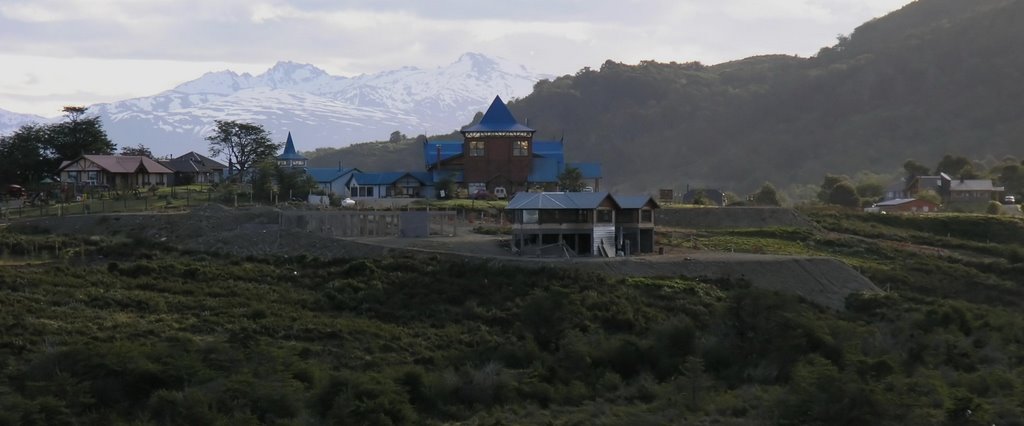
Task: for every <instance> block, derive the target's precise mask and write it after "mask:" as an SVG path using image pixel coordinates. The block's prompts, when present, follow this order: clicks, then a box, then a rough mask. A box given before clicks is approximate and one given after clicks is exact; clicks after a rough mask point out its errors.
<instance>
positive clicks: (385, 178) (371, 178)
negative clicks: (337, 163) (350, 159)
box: [349, 172, 433, 185]
mask: <svg viewBox="0 0 1024 426" xmlns="http://www.w3.org/2000/svg"><path fill="white" fill-rule="evenodd" d="M406 176H409V177H411V178H413V179H416V180H418V181H420V183H422V184H424V185H431V184H433V181H432V180H431V174H430V173H428V172H411V173H410V172H384V173H353V174H352V177H351V178H349V184H351V181H352V180H355V181H356V184H357V185H391V184H393V183H395V182H398V180H399V179H402V178H403V177H406Z"/></svg>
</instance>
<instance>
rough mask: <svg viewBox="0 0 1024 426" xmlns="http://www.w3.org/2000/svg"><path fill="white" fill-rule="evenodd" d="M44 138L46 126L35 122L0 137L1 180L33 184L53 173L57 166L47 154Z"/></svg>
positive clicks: (45, 138)
mask: <svg viewBox="0 0 1024 426" xmlns="http://www.w3.org/2000/svg"><path fill="white" fill-rule="evenodd" d="M47 137H48V135H47V127H46V126H40V125H36V124H29V125H25V126H21V128H19V129H18V130H16V131H15V132H14V133H13V134H10V135H7V136H3V137H0V183H20V184H25V183H34V182H38V181H39V180H40V179H42V176H43V175H45V174H49V173H53V169H54V168H56V166H57V165H54V161H53V160H52V159H51V158H50V157H48V156H47V155H46V144H47V142H46V140H47ZM58 165H59V164H58Z"/></svg>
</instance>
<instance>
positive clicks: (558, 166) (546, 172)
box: [526, 157, 562, 183]
mask: <svg viewBox="0 0 1024 426" xmlns="http://www.w3.org/2000/svg"><path fill="white" fill-rule="evenodd" d="M560 173H562V162H561V161H559V160H558V159H555V158H543V157H540V158H534V159H533V164H532V165H531V166H530V175H529V176H527V177H526V181H527V182H532V183H538V182H558V175H559V174H560Z"/></svg>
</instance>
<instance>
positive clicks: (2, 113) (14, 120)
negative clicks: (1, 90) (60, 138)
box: [0, 108, 51, 135]
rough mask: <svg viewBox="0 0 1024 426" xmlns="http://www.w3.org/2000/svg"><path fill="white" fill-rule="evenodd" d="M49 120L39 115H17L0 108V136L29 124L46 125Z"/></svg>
mask: <svg viewBox="0 0 1024 426" xmlns="http://www.w3.org/2000/svg"><path fill="white" fill-rule="evenodd" d="M50 121H51V119H49V118H46V117H43V116H41V115H33V114H19V113H16V112H13V111H8V110H5V109H3V108H0V135H6V134H10V133H11V132H14V131H15V130H18V128H19V127H21V126H24V125H26V124H31V123H47V122H50Z"/></svg>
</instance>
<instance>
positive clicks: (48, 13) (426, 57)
mask: <svg viewBox="0 0 1024 426" xmlns="http://www.w3.org/2000/svg"><path fill="white" fill-rule="evenodd" d="M908 1H909V0H718V1H715V2H708V1H706V0H617V1H611V0H603V1H602V0H561V1H558V0H521V1H517V2H516V3H515V4H514V5H512V4H510V3H509V2H481V1H479V0H435V1H430V2H425V1H407V0H345V1H337V0H290V1H286V0H0V61H2V62H3V63H4V64H5V67H6V65H7V64H8V63H9V62H7V61H5V60H3V59H2V56H3V55H7V56H10V57H14V56H16V57H32V58H42V57H50V58H54V59H60V60H61V61H60V62H59V65H58V66H60V67H70V68H72V69H75V68H78V69H79V72H78V74H77V77H74V78H72V77H56V76H53V75H51V73H49V71H44V70H41V69H38V68H31V67H29V68H26V67H25V66H24V65H25V64H22V65H18V66H16V67H15V68H17V70H18V71H17V74H11V72H12V71H10V70H5V69H0V86H4V85H5V82H6V84H8V85H10V84H15V83H17V84H16V85H17V86H19V88H18V90H22V89H24V88H26V87H29V86H30V85H28V84H21V83H20V82H24V81H25V80H24V78H23V77H24V75H26V74H27V73H34V74H37V75H38V78H39V84H38V85H37V86H35V87H37V88H38V87H55V86H60V87H65V86H73V85H75V84H79V85H89V86H87V87H85V88H86V89H88V90H90V91H97V92H99V91H100V89H98V87H104V88H105V89H103V91H107V90H113V89H114V88H113V87H111V88H109V89H108V88H106V87H108V83H105V81H106V80H109V79H108V78H107V77H106V76H108V75H118V76H120V78H119V79H120V83H121V84H122V86H121V87H124V88H123V89H122V90H120V91H119V93H126V92H131V93H137V96H142V95H147V94H151V93H154V92H157V91H160V90H163V89H167V88H169V87H170V86H173V84H177V83H180V82H182V81H185V80H189V79H192V78H195V77H196V76H198V75H199V74H201V73H202V72H201V71H200V72H197V73H193V70H196V69H197V68H199V67H201V66H208V65H210V64H226V65H229V66H231V67H238V66H242V67H248V69H235V68H233V69H235V70H236V71H248V70H252V69H253V68H258V67H257V66H256V65H254V64H262V65H259V67H262V68H266V67H267V66H269V65H270V64H273V63H274V62H276V61H277V60H295V61H299V62H308V63H313V64H316V65H318V66H320V67H322V68H324V69H326V70H327V71H328V72H331V73H333V74H341V75H351V74H358V73H372V72H377V71H381V70H386V69H392V68H395V67H399V66H404V65H416V66H421V67H431V66H439V65H442V64H444V63H447V62H450V61H452V60H454V59H455V58H456V57H458V55H459V54H461V53H463V52H467V51H477V52H482V53H485V54H488V55H494V56H503V57H505V58H507V59H510V60H512V61H516V62H520V63H523V64H525V65H527V66H528V67H529V68H531V69H532V70H534V71H538V72H544V73H551V74H564V73H573V72H575V71H576V70H578V69H579V68H581V67H583V66H591V67H596V66H599V65H600V64H601V63H602V62H604V60H606V59H612V60H618V61H624V62H635V61H636V60H640V59H654V60H661V61H692V60H699V61H702V62H705V63H717V62H722V61H727V60H732V59H739V58H742V57H745V56H750V55H756V54H764V53H784V54H800V55H809V54H813V53H814V52H816V51H817V50H818V49H819V48H821V47H823V46H825V45H829V44H832V43H834V40H835V35H836V34H839V33H844V34H845V33H849V32H851V31H852V30H853V28H855V27H856V26H857V25H859V24H860V23H862V22H864V21H866V20H869V19H871V18H874V17H876V16H880V15H882V14H884V13H885V12H888V11H891V10H894V9H896V8H899V7H900V6H902V5H904V4H906V3H907V2H908ZM89 61H98V62H89ZM30 63H32V64H38V63H41V62H40V61H37V60H33V61H30ZM99 63H102V64H105V65H102V66H100V65H96V64H99ZM140 63H147V64H155V63H159V64H161V66H160V67H150V66H148V65H147V66H139V65H138V64H140ZM82 64H85V65H82ZM126 64H127V65H126ZM124 67H127V69H132V70H136V71H137V74H135V75H132V76H131V77H126V76H125V75H124V72H123V68H124ZM0 68H4V67H0ZM207 70H209V69H207ZM253 71H255V72H259V71H262V69H255V70H253ZM175 73H176V74H175ZM12 75H13V77H12ZM61 75H64V74H61ZM168 82H173V83H168ZM143 83H146V84H143ZM127 86H131V87H130V88H129V87H127ZM136 86H138V87H141V86H146V87H148V88H149V89H148V90H146V91H145V92H140V91H142V90H144V89H141V88H138V87H136ZM60 91H62V92H66V91H67V89H66V88H65V89H61V90H60ZM8 92H11V91H9V90H8ZM2 102H4V100H3V99H0V107H3V106H4V104H3V103H2Z"/></svg>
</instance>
